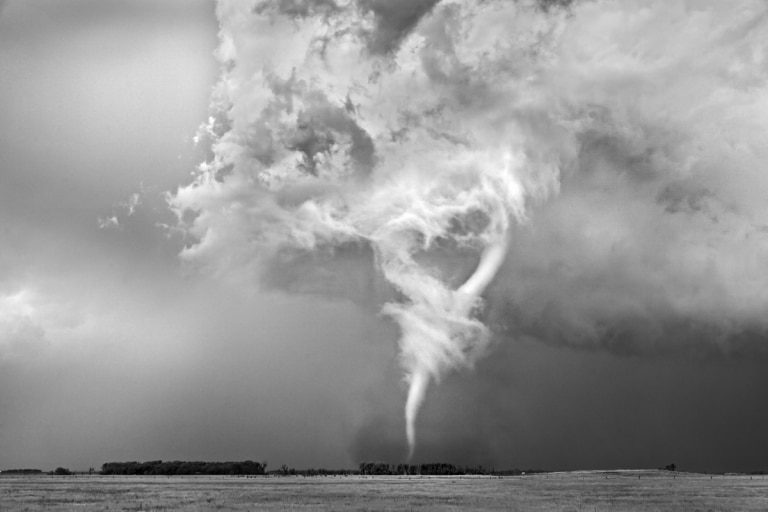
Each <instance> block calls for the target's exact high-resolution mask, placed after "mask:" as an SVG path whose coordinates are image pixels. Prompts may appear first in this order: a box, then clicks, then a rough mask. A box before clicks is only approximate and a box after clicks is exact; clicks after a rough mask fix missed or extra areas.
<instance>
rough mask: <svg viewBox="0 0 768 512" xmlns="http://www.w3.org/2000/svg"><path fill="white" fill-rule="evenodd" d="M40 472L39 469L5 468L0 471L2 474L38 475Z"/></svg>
mask: <svg viewBox="0 0 768 512" xmlns="http://www.w3.org/2000/svg"><path fill="white" fill-rule="evenodd" d="M42 472H43V471H42V470H41V469H6V470H3V471H0V473H2V474H4V475H39V474H41V473H42Z"/></svg>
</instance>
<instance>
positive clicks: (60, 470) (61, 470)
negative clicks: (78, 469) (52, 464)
mask: <svg viewBox="0 0 768 512" xmlns="http://www.w3.org/2000/svg"><path fill="white" fill-rule="evenodd" d="M53 474H54V475H71V474H72V472H71V471H70V470H68V469H67V468H62V467H58V468H56V469H55V470H54V471H53Z"/></svg>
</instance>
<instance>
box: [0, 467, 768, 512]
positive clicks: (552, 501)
mask: <svg viewBox="0 0 768 512" xmlns="http://www.w3.org/2000/svg"><path fill="white" fill-rule="evenodd" d="M0 510H3V511H6V512H17V511H36V510H46V511H70V510H78V511H95V510H100V511H101V510H131V511H137V510H155V511H205V510H223V511H228V510H237V511H246V510H251V511H256V510H258V511H284V510H289V511H290V510H294V511H299V510H320V511H326V510H327V511H330V510H367V511H374V510H382V511H389V510H391V511H395V510H397V511H409V510H414V511H438V510H440V511H443V510H477V511H495V510H525V511H531V510H532V511H537V510H560V511H565V510H568V511H581V510H584V511H599V510H630V511H653V510H691V511H693V510H697V511H705V510H706V511H710V510H740V511H741V510H768V477H766V476H763V475H759V476H748V475H746V476H745V475H733V476H732V475H702V474H692V473H676V474H673V473H670V472H666V471H636V470H627V471H585V472H581V471H579V472H562V473H547V474H535V475H523V476H514V477H511V476H508V477H503V478H499V477H418V476H411V477H405V476H403V477H363V476H346V477H342V476H337V477H307V478H305V477H255V478H245V477H209V476H199V477H198V476H194V477H165V476H144V477H133V476H131V477H124V476H109V477H107V476H96V475H94V476H87V475H77V476H64V477H62V476H48V475H45V476H33V477H24V476H13V477H11V476H5V477H0Z"/></svg>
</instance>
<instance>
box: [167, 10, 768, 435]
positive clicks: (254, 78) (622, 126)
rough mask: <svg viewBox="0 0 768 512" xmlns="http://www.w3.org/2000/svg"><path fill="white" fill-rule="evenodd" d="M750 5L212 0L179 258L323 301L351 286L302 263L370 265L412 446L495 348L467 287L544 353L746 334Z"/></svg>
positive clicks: (179, 196) (757, 62) (761, 110)
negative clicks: (215, 22) (548, 348)
mask: <svg viewBox="0 0 768 512" xmlns="http://www.w3.org/2000/svg"><path fill="white" fill-rule="evenodd" d="M767 14H768V8H767V7H766V6H765V4H764V3H762V2H759V1H751V0H743V1H738V2H729V3H725V2H715V1H711V2H709V1H704V2H686V1H683V0H678V1H661V0H659V1H651V2H647V1H639V0H638V1H627V2H610V1H601V0H595V1H584V2H526V1H520V2H507V1H486V2H463V1H443V2H434V1H428V2H391V3H386V2H379V1H365V0H359V1H354V0H346V1H342V0H337V1H333V0H323V1H314V2H313V1H299V0H292V1H286V0H282V1H274V2H265V1H256V2H241V1H227V0H221V1H220V2H219V3H218V7H217V15H218V17H219V20H220V22H221V30H220V38H221V45H220V48H219V50H218V57H219V59H220V60H221V62H222V63H223V74H222V79H221V81H220V82H219V84H218V86H217V87H216V90H215V92H214V112H213V114H212V117H211V120H210V122H209V123H208V125H207V126H206V127H205V130H204V135H205V136H206V137H207V138H208V139H209V141H210V144H211V159H210V160H209V161H207V162H205V163H204V164H202V165H201V166H200V170H199V173H198V176H197V178H196V180H195V181H194V182H193V183H192V184H190V185H188V186H186V187H183V188H181V189H180V190H178V192H177V193H176V194H174V195H173V196H172V197H171V198H170V202H171V205H172V207H173V208H174V209H175V210H176V211H177V213H178V215H179V219H180V221H181V223H182V224H183V225H184V226H185V228H186V231H187V233H188V235H189V236H190V237H192V240H193V242H192V243H191V244H190V245H189V246H188V247H187V248H186V249H185V250H184V251H183V253H182V256H183V257H184V258H185V259H187V260H189V261H191V262H195V263H197V264H199V265H201V266H204V267H207V268H209V269H211V270H212V271H214V272H216V273H221V274H227V275H235V276H237V279H244V278H245V279H252V280H254V281H257V280H259V279H261V282H265V280H264V277H265V276H267V279H266V281H267V282H270V283H272V284H273V285H274V284H278V285H280V286H283V287H285V288H289V289H293V290H295V291H301V290H302V289H303V288H304V287H303V285H302V282H297V281H302V280H306V281H308V282H311V284H310V285H308V288H313V289H314V291H320V292H321V293H322V291H323V288H324V286H323V283H324V282H325V283H329V281H333V280H336V281H342V282H343V281H345V280H346V279H348V276H346V275H345V274H344V271H343V266H342V267H341V268H338V267H336V268H337V269H338V271H337V272H333V268H334V267H333V266H332V265H331V266H329V265H327V264H321V265H318V266H317V269H318V271H321V272H325V273H327V272H328V271H329V269H331V271H332V274H333V276H334V277H333V279H327V278H326V279H319V280H316V279H313V270H312V269H313V264H312V262H313V261H315V258H316V261H318V262H328V261H333V260H334V258H335V256H336V255H337V254H338V255H340V257H343V258H351V259H357V258H359V259H360V260H361V261H365V262H370V269H371V270H370V271H371V274H372V275H374V276H375V277H374V278H373V279H374V280H378V281H377V282H379V283H383V285H384V288H387V289H388V291H387V292H385V293H384V294H383V295H382V297H384V299H383V300H382V302H386V304H384V305H383V311H384V312H385V313H386V314H387V315H389V316H391V317H392V318H393V319H395V320H396V321H397V322H398V324H399V326H400V327H401V331H402V335H401V338H400V349H401V358H402V364H403V368H404V370H405V373H406V380H407V381H408V382H409V383H410V392H409V398H408V405H407V407H406V410H407V418H408V421H407V423H408V437H409V442H410V445H411V449H413V446H414V443H415V433H414V430H413V429H414V425H415V417H416V413H417V411H418V408H419V405H420V403H421V401H422V400H423V398H424V393H425V391H426V387H427V385H428V383H429V381H430V380H433V379H439V378H440V376H441V375H442V374H443V373H444V372H445V371H446V370H449V369H451V368H456V367H461V366H469V365H471V364H472V363H473V361H475V360H476V359H477V357H479V356H480V355H482V354H483V353H484V351H485V348H486V346H487V344H488V342H489V340H490V339H491V333H490V332H489V330H488V328H487V327H486V325H485V324H484V323H483V322H481V320H480V318H479V316H478V312H480V311H481V310H482V306H483V301H482V299H481V296H483V295H485V296H486V300H487V301H489V302H490V307H486V311H490V317H489V318H490V319H491V321H492V322H493V324H494V325H504V326H505V327H506V328H507V329H508V332H511V333H512V334H513V335H514V336H533V337H536V338H539V339H542V340H544V341H547V342H551V343H569V344H574V345H580V346H591V347H595V346H597V347H599V346H606V347H609V348H612V349H618V350H629V351H638V350H640V351H643V350H646V349H647V350H656V349H657V348H658V347H662V348H663V347H665V346H675V345H676V344H677V345H679V344H682V345H686V346H687V345H689V344H691V345H694V346H696V345H701V344H704V345H707V346H712V345H715V346H721V345H723V346H728V343H729V342H730V341H731V340H734V339H737V338H738V336H739V335H745V334H744V333H750V334H749V336H748V337H749V339H750V340H753V339H755V338H756V337H757V338H759V337H760V333H763V332H765V329H766V327H768V325H766V321H765V320H764V317H765V315H764V311H765V310H766V306H768V292H766V291H765V290H766V289H768V287H766V284H768V283H766V278H765V273H764V272H763V268H764V265H765V262H766V261H768V237H767V236H766V234H767V231H766V228H765V226H768V211H767V209H766V206H765V201H764V199H763V194H764V193H763V192H762V191H763V190H764V189H765V186H766V185H768V178H767V177H766V173H765V171H764V169H763V168H764V164H763V162H765V161H766V156H768V155H767V154H766V153H768V140H766V134H768V130H767V129H768V102H767V101H766V99H768V92H766V91H768V89H766V73H768V72H766V69H768V68H767V67H766V58H767V55H768V53H767V51H768V30H766V29H768V26H767V25H768V17H766V15H767ZM291 262H297V264H299V265H300V266H301V268H302V269H303V272H300V273H297V274H295V275H293V276H287V277H277V278H276V277H275V276H274V274H275V273H278V274H279V273H283V274H285V273H290V266H291ZM302 262H303V264H302ZM307 262H308V263H307ZM363 273H364V272H363ZM356 274H358V273H356ZM299 276H300V277H299ZM492 282H493V284H491V283H492ZM489 285H491V286H492V289H490V290H487V287H488V286H489ZM328 288H329V289H336V290H338V289H342V290H344V289H346V287H344V286H341V287H339V286H336V285H334V284H330V285H329V286H328ZM686 326H693V328H692V330H690V329H688V328H687V327H686ZM690 332H694V333H698V334H696V336H692V335H689V334H686V333H690ZM670 333H673V334H674V336H669V334H670ZM750 343H751V342H750ZM638 347H639V348H638ZM644 347H645V348H644Z"/></svg>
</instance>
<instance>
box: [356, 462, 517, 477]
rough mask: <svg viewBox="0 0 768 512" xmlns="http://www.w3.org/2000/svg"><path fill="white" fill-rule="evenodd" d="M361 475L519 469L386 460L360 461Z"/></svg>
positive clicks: (430, 473) (445, 473)
mask: <svg viewBox="0 0 768 512" xmlns="http://www.w3.org/2000/svg"><path fill="white" fill-rule="evenodd" d="M359 473H360V474H361V475H500V474H505V475H513V474H514V475H519V474H522V473H523V472H522V471H520V470H517V469H515V470H507V471H503V472H496V471H495V470H492V469H491V470H489V469H486V468H484V467H483V466H478V467H469V466H465V467H458V466H454V465H453V464H448V463H445V462H436V463H431V464H419V465H414V464H397V465H394V464H387V463H386V462H361V463H360V466H359Z"/></svg>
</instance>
